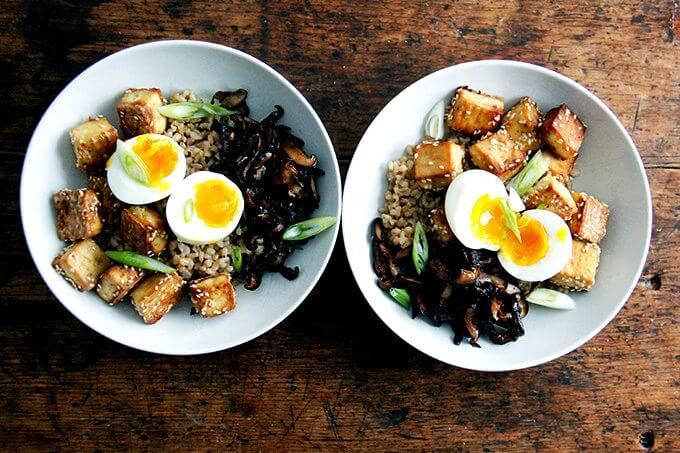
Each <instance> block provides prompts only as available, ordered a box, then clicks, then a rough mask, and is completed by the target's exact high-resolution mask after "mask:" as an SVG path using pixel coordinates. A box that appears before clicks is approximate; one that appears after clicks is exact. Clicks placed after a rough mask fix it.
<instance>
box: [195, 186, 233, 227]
mask: <svg viewBox="0 0 680 453" xmlns="http://www.w3.org/2000/svg"><path fill="white" fill-rule="evenodd" d="M194 189H195V191H196V193H195V198H194V209H195V211H196V215H197V216H198V218H199V219H201V220H203V222H204V223H205V224H206V225H207V226H209V227H212V228H221V227H224V226H227V225H228V224H229V222H231V221H232V220H233V218H234V215H235V214H236V211H237V209H238V195H237V194H236V190H234V188H233V187H230V186H228V185H227V184H225V183H224V182H223V181H220V180H210V181H206V182H203V183H200V184H196V185H195V186H194Z"/></svg>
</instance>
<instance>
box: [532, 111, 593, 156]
mask: <svg viewBox="0 0 680 453" xmlns="http://www.w3.org/2000/svg"><path fill="white" fill-rule="evenodd" d="M540 133H541V137H542V138H543V141H544V142H545V144H546V145H547V146H548V147H549V148H550V149H551V150H552V151H553V152H554V153H555V155H557V156H558V157H561V158H562V159H568V158H569V157H573V156H576V155H578V150H579V148H581V142H583V136H584V135H585V133H586V126H585V124H583V122H581V120H580V119H578V117H577V116H576V114H575V113H574V112H572V111H571V110H570V109H569V107H567V105H566V104H562V105H560V106H559V107H555V108H554V109H552V110H550V111H549V112H548V113H547V114H546V115H545V118H544V119H543V124H542V125H541V127H540Z"/></svg>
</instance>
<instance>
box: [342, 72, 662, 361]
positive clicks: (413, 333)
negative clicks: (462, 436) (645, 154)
mask: <svg viewBox="0 0 680 453" xmlns="http://www.w3.org/2000/svg"><path fill="white" fill-rule="evenodd" d="M461 85H469V86H470V87H473V88H475V89H479V90H482V91H484V92H487V93H492V94H496V95H500V96H503V97H505V100H506V105H507V106H510V105H512V104H513V103H514V102H515V101H517V100H518V99H519V98H520V97H521V96H525V95H528V96H531V97H532V98H533V99H535V100H536V102H537V103H538V105H539V107H540V108H541V109H542V111H543V112H545V111H547V110H548V109H550V108H552V107H554V106H557V105H559V104H561V103H567V104H568V105H569V106H570V107H571V108H572V110H573V111H574V112H576V113H577V114H578V115H579V117H580V118H582V119H583V120H584V121H585V123H586V124H587V125H588V126H589V128H588V132H587V133H586V137H585V140H584V142H583V145H582V148H581V155H580V157H579V159H578V160H577V164H576V167H577V168H578V169H580V171H581V174H580V176H579V177H578V178H576V179H575V184H574V187H575V188H576V189H580V190H584V191H586V192H588V193H590V194H593V195H594V196H596V197H597V198H599V199H601V200H603V201H605V202H606V203H608V204H609V207H610V209H611V216H610V219H609V224H608V227H607V230H608V233H607V236H606V238H605V239H604V241H603V242H602V244H601V246H602V259H601V263H600V267H599V270H598V274H597V282H596V285H595V287H594V288H593V290H592V291H590V292H589V293H584V294H577V295H575V296H574V297H575V299H576V304H577V308H576V310H573V311H557V310H550V309H547V308H543V307H539V306H535V305H532V306H531V307H530V310H529V314H528V316H527V317H526V318H525V319H524V326H525V328H526V334H525V335H524V336H523V337H521V338H520V339H519V340H518V341H517V342H515V343H509V344H506V345H504V346H497V345H494V344H492V343H491V342H489V341H488V340H482V341H481V342H480V344H481V346H482V348H481V349H477V348H473V347H471V346H470V345H469V344H468V343H467V342H463V343H462V344H461V345H459V346H456V345H454V344H453V342H452V331H451V328H450V327H448V326H443V327H441V328H437V327H433V326H432V325H430V324H428V323H427V322H426V321H425V320H424V319H422V317H419V318H417V319H415V320H413V319H411V317H410V313H409V312H407V311H405V310H404V309H402V308H401V307H400V306H399V305H397V304H396V303H394V302H393V301H392V300H391V298H390V297H389V296H388V295H387V294H386V293H384V292H383V291H381V290H380V289H379V288H378V287H377V286H376V284H375V281H376V278H375V275H374V273H373V270H372V264H371V253H370V224H371V221H372V220H373V219H374V218H375V217H376V216H377V210H378V207H379V206H381V205H382V204H383V195H384V192H385V190H386V188H387V181H386V177H385V175H386V167H387V162H388V161H389V160H392V159H394V158H396V157H398V156H400V155H401V153H402V152H403V150H404V147H405V146H406V145H409V144H415V143H417V142H418V141H419V139H420V138H421V137H422V129H423V122H424V119H425V116H426V115H427V113H428V112H429V110H430V109H431V108H432V106H433V105H434V104H435V103H436V102H437V101H439V100H441V99H450V97H451V95H452V94H453V90H454V89H455V88H456V87H458V86H461ZM343 203H344V209H343V236H344V241H345V247H346V250H347V256H348V258H349V262H350V265H351V267H352V271H353V273H354V277H355V279H356V281H357V283H358V284H359V287H360V288H361V291H362V292H363V294H364V296H365V297H366V300H367V301H368V303H369V304H370V305H371V307H372V308H373V310H374V311H375V312H376V313H377V314H378V316H379V317H380V318H381V319H382V320H383V321H384V322H385V324H387V325H388V326H389V327H390V328H391V329H392V330H393V331H394V332H395V333H396V334H397V335H399V336H400V337H401V338H403V339H404V340H405V341H406V342H408V343H409V344H411V345H412V346H414V347H416V348H417V349H419V350H421V351H422V352H424V353H425V354H428V355H430V356H432V357H434V358H436V359H439V360H441V361H443V362H446V363H448V364H451V365H456V366H459V367H463V368H469V369H475V370H486V371H504V370H514V369H519V368H526V367H530V366H534V365H538V364H540V363H544V362H547V361H549V360H552V359H555V358H557V357H560V356H562V355H563V354H566V353H568V352H570V351H572V350H574V349H575V348H577V347H579V346H580V345H582V344H583V343H585V342H586V341H588V340H589V339H590V338H592V337H593V336H594V335H595V334H597V333H598V332H599V331H600V330H601V329H602V328H603V327H604V326H605V325H606V324H607V323H608V322H609V321H611V320H612V318H614V316H615V315H616V313H617V312H618V311H619V310H620V309H621V307H622V306H623V304H624V303H625V302H626V300H627V299H628V297H629V296H630V294H631V292H632V291H633V288H634V287H635V283H636V282H637V280H638V278H639V276H640V272H641V271H642V267H643V265H644V262H645V258H646V256H647V250H648V248H649V240H650V232H651V218H652V211H651V199H650V194H649V186H648V183H647V177H646V175H645V171H644V168H643V166H642V161H641V160H640V156H639V155H638V152H637V150H636V149H635V145H634V144H633V142H632V140H631V139H630V137H629V136H628V134H627V133H626V130H625V129H624V127H623V126H622V125H621V122H620V121H619V120H618V119H617V118H616V116H614V114H613V113H612V112H611V110H609V108H607V106H606V105H605V104H604V103H603V102H602V101H600V100H599V99H598V98H597V97H596V96H595V95H593V94H592V93H591V92H589V91H588V90H586V89H585V88H583V87H582V86H581V85H579V84H578V83H576V82H574V81H572V80H570V79H568V78H567V77H564V76H562V75H560V74H557V73H555V72H553V71H550V70H548V69H545V68H542V67H539V66H534V65H531V64H526V63H519V62H513V61H475V62H470V63H464V64H460V65H456V66H452V67H449V68H446V69H442V70H440V71H437V72H435V73H433V74H430V75H428V76H427V77H424V78H423V79H421V80H419V81H417V82H415V83H414V84H412V85H411V86H409V87H408V88H406V89H405V90H404V91H402V92H401V93H399V95H397V96H396V97H395V98H394V99H392V101H390V102H389V103H388V104H387V106H385V108H384V109H383V110H382V111H381V112H380V113H379V114H378V116H377V117H376V118H375V120H373V122H372V123H371V125H370V126H369V127H368V129H367V130H366V133H365V134H364V136H363V138H362V139H361V142H360V143H359V145H358V147H357V150H356V152H355V154H354V157H353V159H352V163H351V165H350V169H349V172H348V174H347V179H346V181H345V192H344V201H343Z"/></svg>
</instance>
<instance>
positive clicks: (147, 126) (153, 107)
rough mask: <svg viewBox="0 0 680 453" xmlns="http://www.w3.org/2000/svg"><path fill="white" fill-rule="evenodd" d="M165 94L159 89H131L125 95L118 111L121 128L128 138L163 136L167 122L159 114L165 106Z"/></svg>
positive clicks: (119, 103) (117, 106)
mask: <svg viewBox="0 0 680 453" xmlns="http://www.w3.org/2000/svg"><path fill="white" fill-rule="evenodd" d="M163 104H164V100H163V94H162V93H161V90H159V89H158V88H130V89H128V90H126V91H125V93H123V97H122V98H121V99H120V101H118V104H117V105H116V110H117V111H118V118H119V119H120V128H121V129H122V130H123V134H124V135H125V136H126V137H134V136H136V135H142V134H162V133H163V131H165V127H166V125H167V120H166V119H165V117H164V116H163V115H161V114H160V113H159V112H158V107H161V106H163Z"/></svg>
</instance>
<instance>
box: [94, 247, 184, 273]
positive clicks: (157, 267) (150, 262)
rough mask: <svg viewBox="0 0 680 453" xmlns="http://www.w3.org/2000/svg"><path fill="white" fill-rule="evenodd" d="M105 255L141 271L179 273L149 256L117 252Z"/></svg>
mask: <svg viewBox="0 0 680 453" xmlns="http://www.w3.org/2000/svg"><path fill="white" fill-rule="evenodd" d="M104 253H106V256H108V257H109V258H111V259H112V260H113V261H115V262H117V263H120V264H127V265H128V266H133V267H138V268H140V269H146V270H149V271H155V272H163V273H164V274H170V273H172V272H177V271H176V270H175V268H173V267H170V266H168V265H167V264H165V263H163V262H161V261H158V260H157V259H154V258H151V257H149V256H146V255H140V254H139V253H135V252H121V251H117V250H113V251H107V252H104Z"/></svg>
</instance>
